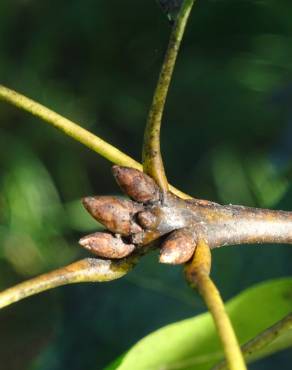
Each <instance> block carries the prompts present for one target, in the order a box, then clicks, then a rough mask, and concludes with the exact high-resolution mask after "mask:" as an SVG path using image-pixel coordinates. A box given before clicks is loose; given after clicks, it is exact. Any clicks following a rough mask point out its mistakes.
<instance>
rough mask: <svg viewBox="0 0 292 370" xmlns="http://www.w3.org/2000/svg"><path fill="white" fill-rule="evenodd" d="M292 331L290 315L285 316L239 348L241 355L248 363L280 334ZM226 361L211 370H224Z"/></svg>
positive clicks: (291, 314) (291, 315) (291, 316)
mask: <svg viewBox="0 0 292 370" xmlns="http://www.w3.org/2000/svg"><path fill="white" fill-rule="evenodd" d="M289 329H290V330H291V329H292V313H290V314H289V315H287V316H285V317H284V318H283V319H282V320H280V321H278V322H277V323H276V324H274V325H273V326H271V327H269V328H268V329H266V330H264V331H263V332H262V333H260V334H259V335H257V336H256V337H255V338H253V339H252V340H250V341H249V342H247V343H246V344H244V345H243V346H242V347H241V350H242V353H243V355H244V358H245V360H246V361H248V360H249V359H250V358H251V357H253V355H255V354H256V352H258V351H260V350H262V349H264V348H265V347H267V346H268V345H269V344H270V343H272V342H273V341H274V340H276V339H277V338H278V337H279V336H280V335H281V334H282V333H284V332H285V331H287V330H289ZM226 369H227V363H226V361H223V362H220V363H219V364H218V365H216V366H215V367H214V368H213V369H212V370H226Z"/></svg>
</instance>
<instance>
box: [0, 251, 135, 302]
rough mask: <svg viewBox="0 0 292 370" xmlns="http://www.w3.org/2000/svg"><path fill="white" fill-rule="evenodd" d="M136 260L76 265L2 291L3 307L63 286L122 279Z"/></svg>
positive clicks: (81, 262)
mask: <svg viewBox="0 0 292 370" xmlns="http://www.w3.org/2000/svg"><path fill="white" fill-rule="evenodd" d="M137 261H138V258H137V256H134V257H129V258H125V259H123V260H120V261H115V262H114V261H111V260H101V259H97V258H86V259H83V260H80V261H77V262H74V263H72V264H70V265H68V266H65V267H62V268H59V269H57V270H54V271H51V272H48V273H46V274H43V275H40V276H37V277H35V278H32V279H30V280H27V281H25V282H23V283H20V284H17V285H15V286H13V287H12V288H8V289H6V290H4V291H3V292H0V308H3V307H6V306H9V305H10V304H12V303H15V302H18V301H20V300H22V299H24V298H26V297H29V296H31V295H35V294H38V293H40V292H43V291H45V290H49V289H53V288H56V287H58V286H61V285H67V284H74V283H84V282H105V281H111V280H115V279H119V278H120V277H122V276H124V275H126V274H127V273H128V272H129V271H130V270H131V269H132V268H133V267H134V266H135V264H136V262H137Z"/></svg>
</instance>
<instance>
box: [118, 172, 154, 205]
mask: <svg viewBox="0 0 292 370" xmlns="http://www.w3.org/2000/svg"><path fill="white" fill-rule="evenodd" d="M112 171H113V175H114V177H115V179H116V181H117V183H118V184H119V186H120V187H121V189H122V190H123V191H124V192H125V193H126V194H127V195H128V196H129V197H130V198H132V199H134V200H136V201H137V202H141V203H147V202H154V201H158V200H159V187H158V185H157V184H156V183H155V181H154V180H153V179H152V178H151V177H150V176H148V175H146V174H145V173H143V172H141V171H139V170H136V169H134V168H130V167H121V166H113V167H112Z"/></svg>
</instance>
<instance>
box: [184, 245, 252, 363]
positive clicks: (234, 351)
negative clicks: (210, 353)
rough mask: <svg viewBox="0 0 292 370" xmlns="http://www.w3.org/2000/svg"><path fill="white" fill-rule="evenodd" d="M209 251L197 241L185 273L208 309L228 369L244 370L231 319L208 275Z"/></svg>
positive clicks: (207, 247)
mask: <svg viewBox="0 0 292 370" xmlns="http://www.w3.org/2000/svg"><path fill="white" fill-rule="evenodd" d="M210 268H211V252H210V248H209V246H208V244H207V243H206V242H205V241H204V240H203V239H202V240H199V241H198V243H197V247H196V251H195V255H194V258H193V260H192V261H191V262H190V263H189V264H187V265H186V268H185V274H186V278H187V280H188V281H189V283H190V285H191V286H192V287H195V288H197V289H198V291H199V293H200V294H201V296H202V298H203V300H204V302H205V303H206V306H207V307H208V310H209V311H210V313H211V315H212V317H213V320H214V323H215V326H216V329H217V333H218V335H219V338H220V340H221V343H222V346H223V351H224V354H225V358H226V363H227V365H228V369H229V370H246V369H247V368H246V365H245V362H244V359H243V355H242V352H241V349H240V346H239V343H238V341H237V338H236V335H235V333H234V329H233V327H232V324H231V321H230V319H229V317H228V315H227V313H226V311H225V307H224V303H223V301H222V298H221V296H220V293H219V291H218V289H217V287H216V285H215V284H214V283H213V281H212V279H211V278H210V276H209V273H210Z"/></svg>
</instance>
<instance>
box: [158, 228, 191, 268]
mask: <svg viewBox="0 0 292 370" xmlns="http://www.w3.org/2000/svg"><path fill="white" fill-rule="evenodd" d="M195 249H196V238H195V235H194V233H193V232H192V231H191V230H190V229H186V228H185V229H179V230H175V231H173V232H172V233H171V234H170V235H169V237H168V238H167V239H166V240H165V241H164V242H163V244H162V247H161V251H160V257H159V262H162V263H170V264H173V265H177V264H181V263H185V262H187V261H188V260H189V259H190V258H191V257H192V255H193V254H194V251H195Z"/></svg>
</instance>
